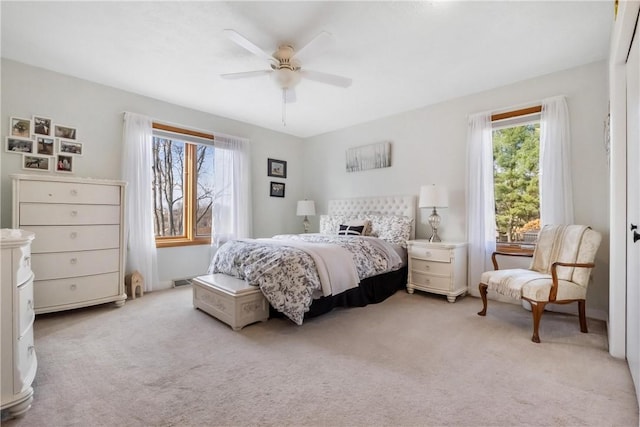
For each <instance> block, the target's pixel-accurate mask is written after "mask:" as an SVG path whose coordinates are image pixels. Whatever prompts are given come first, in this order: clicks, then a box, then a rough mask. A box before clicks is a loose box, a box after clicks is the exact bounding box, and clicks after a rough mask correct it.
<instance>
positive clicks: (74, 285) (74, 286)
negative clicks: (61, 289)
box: [69, 283, 77, 291]
mask: <svg viewBox="0 0 640 427" xmlns="http://www.w3.org/2000/svg"><path fill="white" fill-rule="evenodd" d="M76 288H77V286H76V284H75V283H74V284H73V285H71V286H69V289H71V290H72V291H75V290H76Z"/></svg>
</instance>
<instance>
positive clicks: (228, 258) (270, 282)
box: [209, 196, 415, 325]
mask: <svg viewBox="0 0 640 427" xmlns="http://www.w3.org/2000/svg"><path fill="white" fill-rule="evenodd" d="M341 229H342V231H340V230H341ZM339 231H340V234H338V233H339ZM414 236H415V197H414V196H383V197H366V198H351V199H338V200H330V201H329V203H328V212H327V214H326V215H321V216H320V233H310V234H300V235H293V234H287V235H278V236H274V237H273V238H269V239H239V240H234V241H230V242H227V243H225V244H224V245H222V246H221V247H220V248H219V249H218V251H217V252H216V254H215V255H214V257H213V258H212V260H211V265H210V267H209V274H225V275H229V276H232V277H236V278H239V279H243V280H245V281H246V282H247V283H249V284H250V285H253V286H257V287H259V288H260V290H261V291H262V293H263V294H264V296H265V297H266V299H267V300H268V302H269V305H270V315H271V317H281V316H286V317H288V318H289V319H291V320H292V321H293V322H294V323H296V324H298V325H300V324H302V323H303V321H304V320H305V319H309V318H311V317H315V316H318V315H320V314H323V313H326V312H328V311H331V310H333V309H334V308H335V307H362V306H366V305H368V304H375V303H379V302H382V301H384V300H385V299H387V298H388V297H389V296H391V295H393V293H395V292H396V291H397V290H398V289H401V288H404V287H405V286H406V279H407V267H406V264H407V262H406V260H407V254H406V241H407V240H410V239H413V238H414Z"/></svg>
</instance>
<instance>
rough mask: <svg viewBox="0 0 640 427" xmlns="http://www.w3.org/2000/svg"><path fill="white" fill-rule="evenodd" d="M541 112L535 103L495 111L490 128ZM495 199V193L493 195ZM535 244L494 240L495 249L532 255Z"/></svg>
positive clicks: (540, 108) (540, 107)
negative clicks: (513, 108)
mask: <svg viewBox="0 0 640 427" xmlns="http://www.w3.org/2000/svg"><path fill="white" fill-rule="evenodd" d="M541 113H542V105H535V106H533V107H527V108H522V109H519V110H511V111H506V112H503V113H496V114H492V115H491V125H492V129H497V128H499V127H500V125H499V123H497V122H502V121H506V120H509V119H514V118H518V117H523V116H530V115H534V114H541ZM494 200H495V195H494ZM536 245H537V241H536V242H520V243H517V242H496V251H497V252H503V253H510V254H521V255H532V254H533V252H534V250H535V248H536Z"/></svg>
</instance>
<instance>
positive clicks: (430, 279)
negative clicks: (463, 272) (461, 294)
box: [411, 271, 451, 290]
mask: <svg viewBox="0 0 640 427" xmlns="http://www.w3.org/2000/svg"><path fill="white" fill-rule="evenodd" d="M411 283H412V284H414V285H416V286H424V287H427V288H434V289H442V290H449V289H450V288H451V278H450V277H448V276H447V277H439V276H431V275H429V274H423V273H416V272H415V271H412V272H411Z"/></svg>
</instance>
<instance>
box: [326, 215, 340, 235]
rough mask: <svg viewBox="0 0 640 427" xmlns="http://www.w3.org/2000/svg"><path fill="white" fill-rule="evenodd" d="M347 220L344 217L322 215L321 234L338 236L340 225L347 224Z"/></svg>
mask: <svg viewBox="0 0 640 427" xmlns="http://www.w3.org/2000/svg"><path fill="white" fill-rule="evenodd" d="M346 222H347V218H346V217H345V216H344V215H320V233H321V234H337V233H338V231H339V230H340V224H345V223H346Z"/></svg>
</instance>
